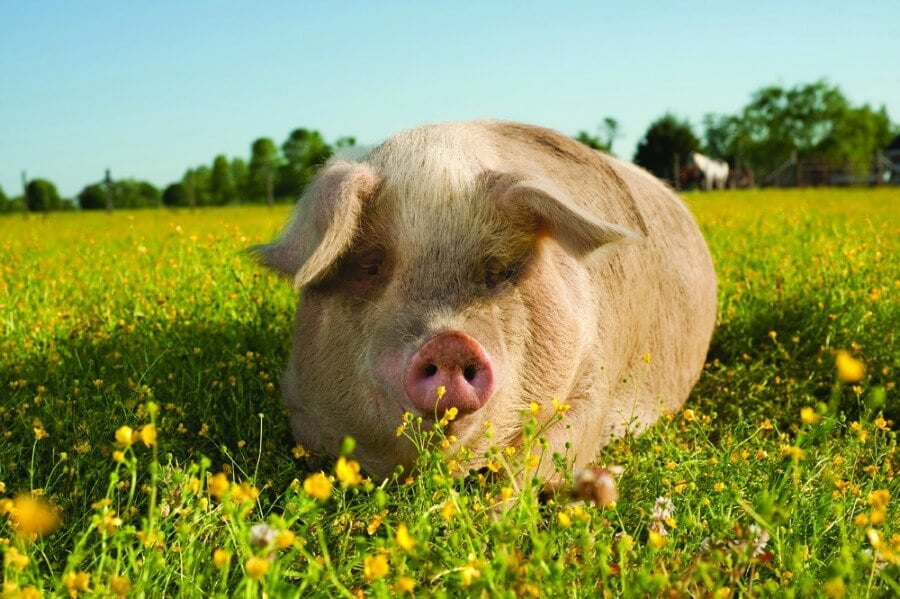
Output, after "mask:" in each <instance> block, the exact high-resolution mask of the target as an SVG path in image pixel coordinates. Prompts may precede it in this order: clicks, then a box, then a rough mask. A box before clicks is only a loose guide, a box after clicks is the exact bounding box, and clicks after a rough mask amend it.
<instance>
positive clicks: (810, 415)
mask: <svg viewBox="0 0 900 599" xmlns="http://www.w3.org/2000/svg"><path fill="white" fill-rule="evenodd" d="M800 420H802V421H803V424H815V423H817V422H818V421H819V415H818V414H816V411H815V410H813V409H812V408H810V407H809V406H807V407H805V408H801V409H800Z"/></svg>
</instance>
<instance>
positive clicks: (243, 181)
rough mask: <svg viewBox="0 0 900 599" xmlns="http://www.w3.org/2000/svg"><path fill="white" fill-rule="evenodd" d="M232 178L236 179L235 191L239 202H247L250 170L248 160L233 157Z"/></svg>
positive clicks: (231, 165)
mask: <svg viewBox="0 0 900 599" xmlns="http://www.w3.org/2000/svg"><path fill="white" fill-rule="evenodd" d="M229 166H230V168H231V180H232V181H234V192H235V195H236V196H237V201H238V202H246V201H247V196H248V187H247V186H248V178H249V170H248V168H247V161H245V160H243V159H241V158H232V160H231V164H230V165H229Z"/></svg>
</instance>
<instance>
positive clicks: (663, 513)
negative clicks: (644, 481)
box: [651, 497, 675, 522]
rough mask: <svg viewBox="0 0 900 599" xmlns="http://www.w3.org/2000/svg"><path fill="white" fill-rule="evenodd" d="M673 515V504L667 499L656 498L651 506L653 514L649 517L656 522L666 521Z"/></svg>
mask: <svg viewBox="0 0 900 599" xmlns="http://www.w3.org/2000/svg"><path fill="white" fill-rule="evenodd" d="M674 514H675V504H673V503H672V500H671V499H669V498H668V497H657V498H656V503H654V504H653V513H652V514H651V516H652V517H653V519H654V520H656V521H657V522H663V521H665V520H668V519H669V518H671V517H672V516H673V515H674Z"/></svg>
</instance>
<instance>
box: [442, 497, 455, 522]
mask: <svg viewBox="0 0 900 599" xmlns="http://www.w3.org/2000/svg"><path fill="white" fill-rule="evenodd" d="M454 516H456V504H455V503H454V502H453V500H452V499H448V500H447V501H445V502H444V505H442V506H441V518H443V519H444V520H446V521H447V522H449V521H450V520H452V519H453V517H454Z"/></svg>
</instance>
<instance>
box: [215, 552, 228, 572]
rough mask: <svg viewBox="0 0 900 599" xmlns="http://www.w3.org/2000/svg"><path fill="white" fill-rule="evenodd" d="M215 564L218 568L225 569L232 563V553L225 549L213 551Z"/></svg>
mask: <svg viewBox="0 0 900 599" xmlns="http://www.w3.org/2000/svg"><path fill="white" fill-rule="evenodd" d="M212 557H213V564H215V566H216V568H224V567H225V566H227V565H228V564H230V563H231V552H229V551H225V550H224V549H216V550H215V551H213V556H212Z"/></svg>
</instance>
